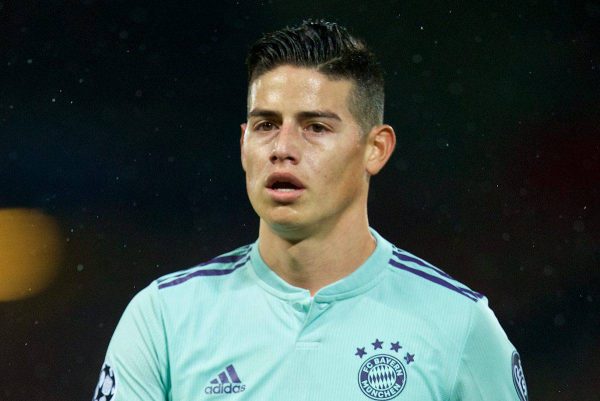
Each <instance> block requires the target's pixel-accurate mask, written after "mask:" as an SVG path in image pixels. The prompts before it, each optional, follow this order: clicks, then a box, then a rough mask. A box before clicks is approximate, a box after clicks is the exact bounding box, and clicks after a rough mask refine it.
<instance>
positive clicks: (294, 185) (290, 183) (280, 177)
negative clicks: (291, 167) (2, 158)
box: [267, 173, 304, 190]
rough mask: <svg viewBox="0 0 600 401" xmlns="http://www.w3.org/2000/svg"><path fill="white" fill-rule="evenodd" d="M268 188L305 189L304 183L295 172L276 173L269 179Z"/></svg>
mask: <svg viewBox="0 0 600 401" xmlns="http://www.w3.org/2000/svg"><path fill="white" fill-rule="evenodd" d="M267 188H270V189H273V190H298V189H304V184H302V181H300V180H299V179H298V178H296V176H295V175H293V174H290V173H274V174H271V175H270V176H269V178H268V179H267Z"/></svg>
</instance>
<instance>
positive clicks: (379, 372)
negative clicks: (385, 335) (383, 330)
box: [354, 338, 415, 400]
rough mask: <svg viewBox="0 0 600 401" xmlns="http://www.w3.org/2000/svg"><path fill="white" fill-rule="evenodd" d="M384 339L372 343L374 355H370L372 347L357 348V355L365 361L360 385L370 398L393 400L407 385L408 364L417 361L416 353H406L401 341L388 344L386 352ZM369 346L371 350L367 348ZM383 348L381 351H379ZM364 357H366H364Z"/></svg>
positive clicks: (361, 368) (360, 372) (359, 378)
mask: <svg viewBox="0 0 600 401" xmlns="http://www.w3.org/2000/svg"><path fill="white" fill-rule="evenodd" d="M384 344H385V342H384V341H380V340H379V339H378V338H377V339H375V341H374V342H372V343H371V345H372V348H373V350H372V352H373V355H369V353H370V352H371V349H370V348H371V347H361V348H356V353H355V354H354V355H356V356H357V357H358V358H360V359H361V360H362V359H364V362H363V363H362V365H361V366H360V369H359V370H358V387H359V388H360V389H361V391H362V392H363V393H364V394H365V395H366V396H367V397H369V398H371V399H373V400H391V399H392V398H395V397H397V396H398V395H399V394H400V393H401V392H402V390H404V387H405V386H406V368H405V367H404V364H403V363H402V361H404V363H406V365H407V366H408V365H410V364H411V363H413V362H414V361H415V355H414V354H411V353H410V352H406V355H404V357H402V356H401V355H402V354H404V352H403V351H400V350H401V349H402V346H401V345H400V342H399V341H396V342H395V343H390V348H389V350H388V349H387V347H388V346H387V345H386V348H385V351H387V352H388V353H383V352H384ZM367 348H369V351H368V352H367V351H365V349H367ZM377 350H381V351H377ZM363 357H364V358H363Z"/></svg>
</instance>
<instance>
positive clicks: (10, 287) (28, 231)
mask: <svg viewBox="0 0 600 401" xmlns="http://www.w3.org/2000/svg"><path fill="white" fill-rule="evenodd" d="M62 255H63V240H62V236H61V233H60V229H59V226H58V224H57V222H56V220H55V219H53V218H52V217H50V216H47V215H45V214H43V213H42V212H40V211H38V210H33V209H0V301H12V300H17V299H22V298H26V297H29V296H32V295H34V294H37V293H39V292H40V291H42V290H43V289H45V288H46V287H48V285H50V283H51V282H52V280H53V279H54V278H55V277H56V275H57V273H58V267H59V265H60V263H61V261H62Z"/></svg>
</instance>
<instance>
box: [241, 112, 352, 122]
mask: <svg viewBox="0 0 600 401" xmlns="http://www.w3.org/2000/svg"><path fill="white" fill-rule="evenodd" d="M248 117H263V118H281V113H278V112H276V111H273V110H265V109H254V110H251V111H250V112H249V113H248ZM296 118H298V119H301V120H306V119H309V118H331V119H333V120H338V121H342V119H341V118H340V116H338V115H337V114H336V113H333V112H331V111H327V110H312V111H301V112H299V113H296Z"/></svg>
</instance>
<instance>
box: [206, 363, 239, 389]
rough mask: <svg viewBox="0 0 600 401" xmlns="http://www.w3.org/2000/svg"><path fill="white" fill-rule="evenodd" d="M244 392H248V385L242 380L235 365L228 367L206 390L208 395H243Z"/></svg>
mask: <svg viewBox="0 0 600 401" xmlns="http://www.w3.org/2000/svg"><path fill="white" fill-rule="evenodd" d="M244 390H246V385H245V384H243V383H242V381H241V380H240V378H239V376H238V374H237V372H236V371H235V368H234V367H233V365H229V366H227V367H226V368H225V370H224V371H222V372H221V373H219V374H218V375H217V377H216V378H215V379H212V380H211V381H210V384H209V385H208V386H206V387H205V388H204V392H205V393H206V394H231V393H241V392H242V391H244Z"/></svg>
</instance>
